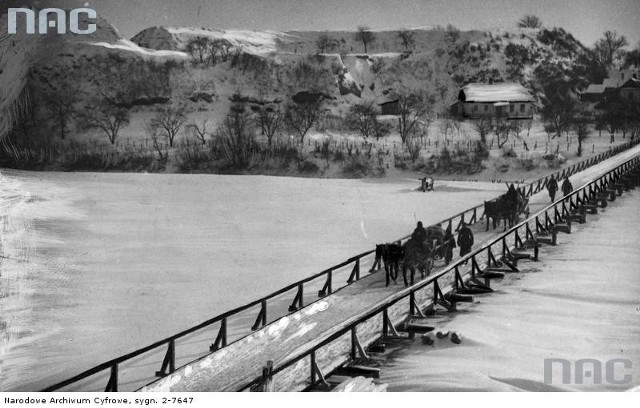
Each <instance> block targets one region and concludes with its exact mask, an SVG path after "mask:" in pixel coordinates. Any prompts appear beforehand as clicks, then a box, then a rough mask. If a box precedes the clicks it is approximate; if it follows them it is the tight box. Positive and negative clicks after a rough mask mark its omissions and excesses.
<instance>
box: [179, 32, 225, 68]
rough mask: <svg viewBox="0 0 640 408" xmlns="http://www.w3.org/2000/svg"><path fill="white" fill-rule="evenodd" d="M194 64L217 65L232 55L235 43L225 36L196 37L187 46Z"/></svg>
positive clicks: (186, 48)
mask: <svg viewBox="0 0 640 408" xmlns="http://www.w3.org/2000/svg"><path fill="white" fill-rule="evenodd" d="M185 50H186V51H187V53H188V54H189V55H190V56H191V60H192V62H193V63H194V64H200V65H215V64H216V63H217V62H218V61H222V62H225V61H227V60H228V59H229V57H230V56H231V52H232V50H233V45H232V44H231V43H230V42H229V41H228V40H226V39H224V38H215V39H212V38H209V37H194V38H192V39H190V40H189V41H188V42H187V45H186V47H185Z"/></svg>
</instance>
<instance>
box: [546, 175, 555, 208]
mask: <svg viewBox="0 0 640 408" xmlns="http://www.w3.org/2000/svg"><path fill="white" fill-rule="evenodd" d="M547 190H549V197H551V202H554V201H555V198H556V191H558V182H557V181H556V179H555V178H554V177H553V176H551V178H550V179H549V182H548V183H547Z"/></svg>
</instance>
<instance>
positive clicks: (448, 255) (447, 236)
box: [444, 225, 456, 265]
mask: <svg viewBox="0 0 640 408" xmlns="http://www.w3.org/2000/svg"><path fill="white" fill-rule="evenodd" d="M444 243H445V244H446V245H447V246H446V248H445V249H446V252H445V254H444V264H445V265H449V262H451V259H453V248H455V247H456V239H455V238H454V237H453V233H452V232H451V225H449V226H448V227H447V230H446V231H445V233H444Z"/></svg>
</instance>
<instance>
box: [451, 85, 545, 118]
mask: <svg viewBox="0 0 640 408" xmlns="http://www.w3.org/2000/svg"><path fill="white" fill-rule="evenodd" d="M533 103H534V98H533V96H531V94H530V93H529V91H527V90H526V89H525V88H524V87H523V86H522V85H520V84H516V83H501V84H478V83H472V84H467V85H465V86H464V87H462V88H461V89H460V92H458V101H457V102H456V103H454V104H453V105H451V114H452V115H454V116H457V117H460V118H469V119H476V118H481V117H505V118H507V119H531V118H533V113H534V105H533Z"/></svg>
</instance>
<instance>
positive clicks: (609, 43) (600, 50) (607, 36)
mask: <svg viewBox="0 0 640 408" xmlns="http://www.w3.org/2000/svg"><path fill="white" fill-rule="evenodd" d="M627 45H629V42H628V41H627V39H626V37H625V36H624V35H620V34H618V33H617V32H616V31H610V30H608V31H605V32H604V34H603V37H602V38H601V39H599V40H598V41H596V44H595V51H596V55H598V58H599V59H600V62H602V63H603V64H605V65H607V66H612V65H613V63H614V62H615V61H616V60H618V59H619V58H621V57H623V55H624V50H623V48H624V47H626V46H627Z"/></svg>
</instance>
